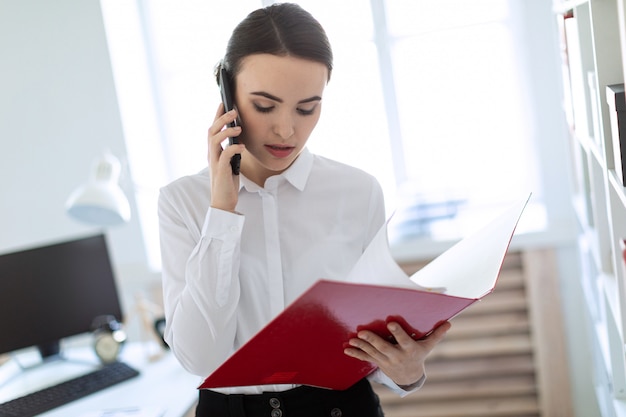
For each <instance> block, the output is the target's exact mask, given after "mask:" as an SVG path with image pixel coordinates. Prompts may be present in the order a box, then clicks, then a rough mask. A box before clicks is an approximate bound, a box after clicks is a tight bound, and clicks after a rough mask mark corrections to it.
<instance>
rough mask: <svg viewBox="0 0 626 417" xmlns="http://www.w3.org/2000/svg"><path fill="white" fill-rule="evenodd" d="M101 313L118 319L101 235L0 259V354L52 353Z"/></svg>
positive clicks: (89, 327) (118, 309) (88, 327)
mask: <svg viewBox="0 0 626 417" xmlns="http://www.w3.org/2000/svg"><path fill="white" fill-rule="evenodd" d="M105 315H110V316H114V317H115V318H116V319H117V320H119V321H121V320H122V311H121V307H120V302H119V297H118V292H117V287H116V283H115V278H114V274H113V269H112V267H111V261H110V259H109V252H108V249H107V243H106V239H105V237H104V235H101V234H100V235H96V236H90V237H85V238H80V239H75V240H70V241H65V242H61V243H55V244H50V245H46V246H40V247H35V248H30V249H26V250H20V251H16V252H11V253H5V254H1V255H0V353H8V352H12V351H16V350H19V349H23V348H27V347H32V346H36V347H38V348H39V351H40V353H41V355H42V357H44V358H45V357H47V356H52V355H55V354H57V353H59V342H60V341H61V339H64V338H67V337H70V336H75V335H79V334H82V333H87V332H90V331H91V330H92V323H93V321H94V319H96V318H97V317H100V316H105Z"/></svg>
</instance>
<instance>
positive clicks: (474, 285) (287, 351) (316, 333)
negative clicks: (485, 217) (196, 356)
mask: <svg viewBox="0 0 626 417" xmlns="http://www.w3.org/2000/svg"><path fill="white" fill-rule="evenodd" d="M526 202H527V200H525V201H523V202H522V203H521V204H520V205H516V206H514V207H512V208H511V209H510V210H508V211H507V212H506V213H505V214H504V215H503V216H501V217H499V218H498V219H496V220H495V221H493V222H492V223H490V224H489V225H488V226H487V227H486V228H484V229H482V230H481V231H479V232H478V233H476V234H475V235H473V236H471V237H469V238H466V239H464V240H462V241H461V242H459V243H457V244H456V245H455V246H453V247H452V248H451V249H449V250H448V251H446V252H444V254H442V255H440V256H439V257H437V258H436V259H435V260H433V261H432V262H431V263H429V264H428V265H427V266H426V267H425V268H423V270H421V271H418V273H416V274H414V275H413V276H412V277H411V281H413V282H410V281H409V280H408V279H406V274H405V275H404V278H405V281H406V282H398V280H397V279H395V280H394V285H393V286H389V285H375V284H372V283H363V282H338V281H329V280H320V281H318V282H317V283H315V284H314V285H313V286H312V287H310V288H309V289H308V290H307V291H306V292H305V293H304V294H302V295H301V296H300V297H299V298H298V299H297V300H295V301H294V302H293V303H292V304H290V305H289V306H288V307H287V308H286V309H285V310H284V311H283V312H282V313H281V314H279V315H278V316H277V317H276V318H275V319H274V320H272V321H271V322H270V323H269V324H268V325H267V326H265V327H264V328H263V329H261V331H260V332H259V333H257V334H256V335H255V336H254V337H253V338H252V339H250V340H249V341H248V342H247V343H245V344H244V345H243V346H241V348H239V350H237V351H236V352H235V353H234V354H233V355H232V356H231V357H230V358H228V359H227V360H226V361H225V362H224V363H223V364H222V365H221V366H220V367H219V368H218V369H217V370H215V371H214V372H213V373H212V374H211V375H209V377H208V378H206V379H205V381H204V382H203V383H202V385H200V387H199V388H200V389H204V388H222V387H233V386H247V385H272V384H302V385H311V386H317V387H323V388H330V389H337V390H343V389H347V388H349V387H350V386H351V385H353V384H354V383H356V382H357V381H358V380H360V379H361V378H363V377H365V376H367V375H369V374H370V373H371V372H373V371H374V370H375V366H374V365H373V364H371V363H369V362H363V361H360V360H358V359H355V358H352V357H349V356H347V355H345V354H344V353H343V350H344V348H345V347H347V346H348V344H347V342H348V340H349V339H350V338H352V337H354V336H355V335H356V332H358V331H359V330H361V329H369V330H372V331H374V332H376V333H377V334H379V335H381V336H383V337H385V338H388V339H389V340H390V341H393V338H392V336H391V334H390V333H389V331H388V330H387V328H386V324H387V323H389V322H390V321H395V322H398V323H400V324H401V325H402V326H403V327H404V329H405V330H406V331H407V332H410V334H411V336H412V337H413V338H415V339H419V338H421V337H423V336H424V335H427V334H428V333H430V332H431V331H433V330H434V329H435V328H436V327H437V326H439V325H440V324H442V323H444V322H445V321H447V320H449V319H451V318H452V317H454V316H456V315H457V314H458V313H459V312H461V311H462V310H464V309H465V308H467V307H468V306H470V305H471V304H473V303H475V302H476V301H478V300H480V299H481V298H482V297H484V296H485V295H487V294H489V293H491V292H492V291H493V289H494V287H495V284H496V280H497V277H498V274H499V271H500V268H501V265H502V262H503V260H504V256H505V255H506V252H507V250H508V246H509V244H510V241H511V238H512V236H513V232H514V231H515V227H516V225H517V222H518V220H519V217H520V215H521V212H522V210H523V208H524V207H525V205H526ZM383 237H384V239H385V242H386V227H385V233H384V234H383ZM375 240H376V238H375ZM370 246H373V245H370ZM387 249H388V246H387ZM368 250H370V248H368ZM368 250H366V252H365V253H364V257H363V258H362V259H363V262H359V264H357V265H356V266H355V270H354V271H353V272H356V274H357V275H364V274H366V272H364V271H368V268H370V267H371V265H369V264H368V260H369V261H370V262H375V265H380V264H383V265H385V267H387V269H385V272H386V273H389V275H390V276H392V275H394V274H395V275H396V276H397V273H398V270H399V267H398V266H397V264H395V263H394V264H395V265H396V268H397V270H391V269H389V268H390V267H389V265H391V263H390V262H387V263H385V262H386V261H385V260H384V259H383V258H385V257H386V259H387V261H389V260H390V259H391V262H393V260H392V258H391V256H390V254H388V253H387V254H384V250H381V249H380V247H375V248H374V247H372V249H371V250H370V252H373V254H372V253H369V254H368ZM486 250H487V251H489V253H487V254H485V251H486ZM381 253H382V254H383V255H382V256H381ZM477 254H479V255H480V256H476V255H477ZM458 263H461V264H462V265H461V268H460V269H459V265H458ZM373 267H374V268H375V267H376V266H373ZM370 269H371V268H370ZM472 275H474V276H472ZM468 277H469V278H470V279H469V280H468V279H467V278H468ZM352 279H354V278H352ZM467 281H470V283H469V284H468V282H467ZM433 283H435V284H437V285H432V284H433ZM396 284H404V285H403V286H402V287H399V286H396ZM424 284H426V285H424ZM432 287H438V289H440V290H445V291H446V293H438V292H433V291H432V290H431V289H429V288H432ZM455 287H456V288H455ZM467 288H471V290H470V291H468V290H467ZM455 292H457V293H458V292H461V293H468V294H469V293H472V292H473V294H471V295H469V296H460V295H459V294H455ZM465 295H467V294H465Z"/></svg>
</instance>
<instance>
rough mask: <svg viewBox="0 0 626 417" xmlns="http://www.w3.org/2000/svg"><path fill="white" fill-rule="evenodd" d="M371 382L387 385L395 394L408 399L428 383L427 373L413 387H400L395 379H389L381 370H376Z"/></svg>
mask: <svg viewBox="0 0 626 417" xmlns="http://www.w3.org/2000/svg"><path fill="white" fill-rule="evenodd" d="M369 378H370V380H371V381H374V382H377V383H379V384H382V385H385V386H386V387H387V388H389V389H390V390H391V391H393V392H394V393H396V394H398V395H399V396H400V397H406V396H407V395H409V394H411V393H413V392H415V391H417V390H419V389H420V388H422V386H423V385H424V382H426V373H424V375H422V377H421V378H420V379H419V380H418V381H417V382H415V383H413V384H411V385H403V386H400V385H398V384H396V383H395V382H394V381H393V379H391V378H389V377H388V376H387V375H386V374H385V373H384V372H383V371H381V370H380V369H376V370H375V371H374V372H373V373H372V374H371V375H370V377H369Z"/></svg>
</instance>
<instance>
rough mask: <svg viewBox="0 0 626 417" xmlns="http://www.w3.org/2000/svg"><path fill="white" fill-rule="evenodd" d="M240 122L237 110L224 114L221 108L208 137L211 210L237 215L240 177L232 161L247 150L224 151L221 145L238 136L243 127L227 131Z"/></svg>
mask: <svg viewBox="0 0 626 417" xmlns="http://www.w3.org/2000/svg"><path fill="white" fill-rule="evenodd" d="M236 118H237V112H236V110H231V111H230V112H228V113H224V105H223V104H220V106H219V107H218V109H217V113H216V114H215V119H214V120H213V124H212V125H211V127H210V128H209V133H208V139H207V141H208V147H209V149H208V162H209V170H210V173H211V207H214V208H217V209H220V210H226V211H230V212H234V211H235V207H236V206H237V200H238V197H239V175H233V171H232V168H231V166H230V159H231V158H232V157H233V155H235V154H238V153H239V154H240V153H242V152H243V150H244V149H245V146H244V145H243V144H233V145H231V146H227V147H226V149H222V142H223V141H224V140H226V139H227V138H229V137H234V136H239V134H240V133H241V127H240V126H237V127H226V125H227V124H228V123H230V122H232V121H234V120H235V119H236Z"/></svg>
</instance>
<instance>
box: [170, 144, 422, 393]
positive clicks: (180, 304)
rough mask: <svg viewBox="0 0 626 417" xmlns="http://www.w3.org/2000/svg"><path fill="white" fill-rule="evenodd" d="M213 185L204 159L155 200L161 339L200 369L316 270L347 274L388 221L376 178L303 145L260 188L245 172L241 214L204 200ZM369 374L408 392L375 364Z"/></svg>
mask: <svg viewBox="0 0 626 417" xmlns="http://www.w3.org/2000/svg"><path fill="white" fill-rule="evenodd" d="M210 184H211V182H210V177H209V171H208V168H207V169H204V170H203V171H201V172H200V173H198V174H196V175H191V176H187V177H183V178H180V179H178V180H176V181H174V182H172V183H171V184H169V185H167V186H165V187H163V188H162V189H161V193H160V197H159V204H158V210H159V222H160V241H161V254H162V265H163V269H162V274H163V294H164V306H165V316H166V329H165V340H166V341H167V343H168V344H169V346H170V348H171V350H172V351H173V353H174V355H175V356H176V357H177V358H178V360H179V361H180V363H181V364H182V366H183V367H184V368H185V369H187V370H188V371H189V372H191V373H193V374H197V375H199V376H202V377H206V376H207V375H209V374H210V373H211V372H212V371H214V370H215V369H216V368H217V367H218V366H219V365H220V364H221V363H222V362H224V360H225V359H226V358H228V356H230V355H231V354H232V353H233V352H234V351H235V350H236V349H237V348H239V347H240V346H241V345H242V344H243V343H245V342H246V341H247V340H249V339H250V338H251V337H252V336H253V335H254V334H256V333H257V332H258V331H259V330H260V329H261V328H262V327H264V326H265V325H266V324H267V323H268V322H269V321H270V320H271V319H272V318H274V317H275V316H276V315H277V314H279V313H280V312H281V311H282V310H283V309H284V308H285V306H287V305H288V304H289V303H290V302H292V301H293V300H295V299H296V298H297V297H298V296H299V295H301V294H302V293H303V292H304V291H305V290H306V289H307V288H309V287H310V286H311V285H312V284H313V283H315V282H316V281H317V280H318V279H320V278H327V279H342V278H343V277H344V276H345V275H347V273H348V272H349V271H350V269H351V268H352V266H353V265H354V264H355V262H356V261H357V259H358V258H359V257H360V255H361V253H362V252H363V250H364V249H365V248H366V247H367V245H368V243H369V242H370V240H371V239H372V238H373V237H374V235H375V234H376V232H377V231H378V229H379V228H380V227H381V225H382V224H383V222H384V220H385V208H384V201H383V193H382V189H381V187H380V185H379V184H378V182H377V181H376V179H375V178H374V177H372V176H371V175H369V174H367V173H365V172H363V171H361V170H358V169H356V168H353V167H349V166H347V165H344V164H341V163H338V162H335V161H331V160H329V159H326V158H323V157H320V156H317V155H313V154H311V153H310V152H309V151H308V150H306V149H305V150H304V151H303V152H302V153H301V155H300V156H299V157H298V158H297V159H296V161H295V162H294V163H293V164H292V166H291V167H290V168H289V169H288V170H286V171H285V172H283V173H282V174H281V175H277V176H273V177H270V178H268V179H267V181H266V183H265V187H259V186H258V185H256V184H254V183H253V182H252V181H250V180H248V179H247V178H246V177H245V176H243V175H241V178H240V191H239V201H238V203H237V207H236V211H237V213H238V214H234V213H230V212H225V211H222V210H218V209H213V208H211V207H210V201H211V195H210V194H211V189H210ZM370 379H373V380H375V381H377V382H380V383H383V384H385V385H387V386H389V387H390V388H392V389H393V390H394V391H396V392H398V393H399V394H401V395H404V394H406V393H407V392H406V391H404V390H402V389H401V388H400V387H398V386H397V385H396V384H395V383H394V382H393V381H392V380H391V379H390V378H388V377H387V376H386V375H384V374H383V373H382V372H380V371H379V370H378V371H376V372H374V373H373V374H372V375H370ZM419 385H421V384H419ZM293 387H294V386H293V385H273V386H253V387H234V388H224V389H219V390H216V391H220V392H223V393H240V394H256V393H261V392H263V391H282V390H286V389H290V388H293Z"/></svg>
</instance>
